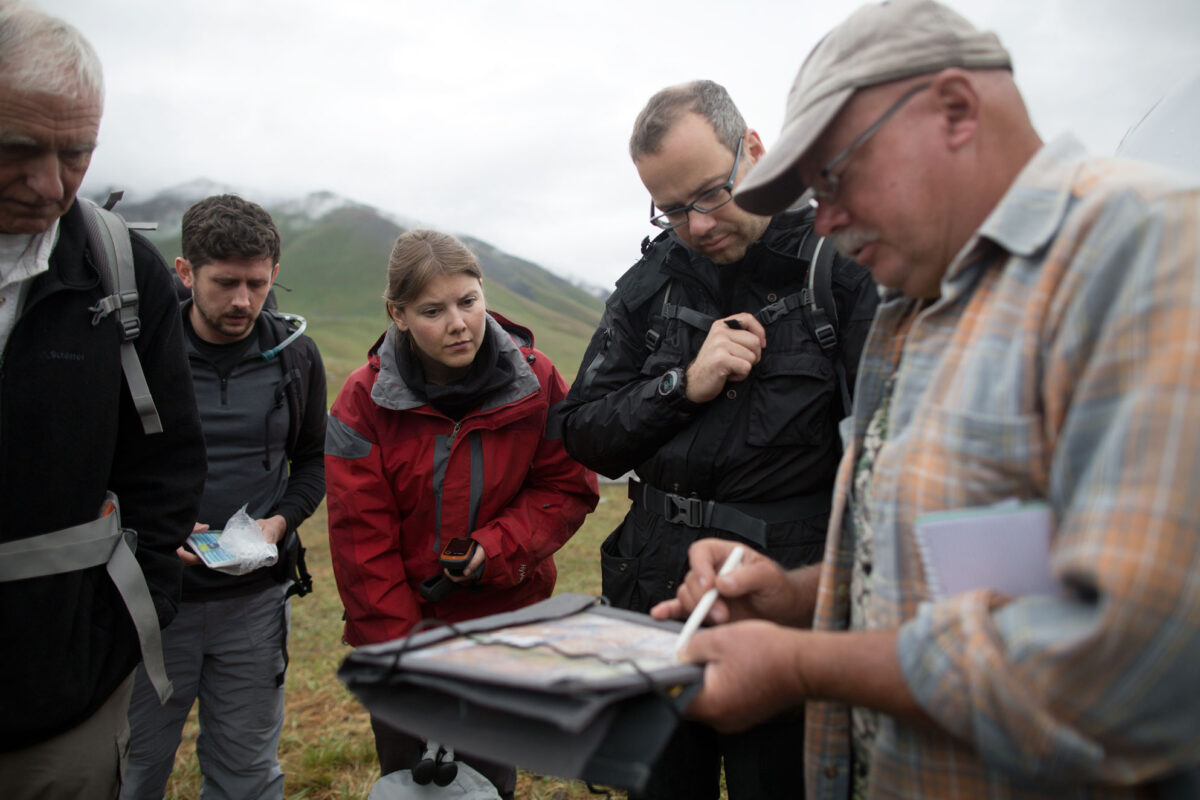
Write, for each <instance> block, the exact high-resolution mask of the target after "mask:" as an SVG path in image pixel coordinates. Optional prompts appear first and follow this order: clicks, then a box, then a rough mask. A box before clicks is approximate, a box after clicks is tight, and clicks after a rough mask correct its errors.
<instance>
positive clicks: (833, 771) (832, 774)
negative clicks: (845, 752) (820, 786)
mask: <svg viewBox="0 0 1200 800" xmlns="http://www.w3.org/2000/svg"><path fill="white" fill-rule="evenodd" d="M837 774H838V768H837V764H826V765H825V777H826V778H829V779H831V780H832V779H833V778H836V777H837Z"/></svg>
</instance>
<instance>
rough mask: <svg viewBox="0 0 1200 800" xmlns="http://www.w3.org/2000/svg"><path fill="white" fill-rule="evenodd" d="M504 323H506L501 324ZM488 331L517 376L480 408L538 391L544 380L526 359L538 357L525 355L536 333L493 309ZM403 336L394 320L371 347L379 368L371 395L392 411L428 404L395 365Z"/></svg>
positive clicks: (488, 317)
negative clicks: (535, 373)
mask: <svg viewBox="0 0 1200 800" xmlns="http://www.w3.org/2000/svg"><path fill="white" fill-rule="evenodd" d="M502 323H503V324H502ZM487 335H488V336H492V337H493V338H494V339H495V342H496V349H497V350H499V352H500V358H502V359H505V360H507V361H508V362H509V363H510V364H511V365H512V367H513V372H514V374H515V375H516V380H514V381H512V383H510V384H508V385H507V386H505V387H504V389H502V390H501V391H498V392H495V393H494V394H492V396H490V397H488V398H487V400H485V401H484V403H483V405H482V406H480V410H483V411H486V410H488V409H492V408H497V407H499V406H504V405H508V404H509V403H514V402H516V401H517V400H521V399H523V398H525V397H528V396H529V395H531V394H534V393H536V392H538V391H539V390H540V388H541V384H539V383H538V379H537V376H536V375H534V374H533V370H532V369H530V367H529V364H528V363H527V361H526V359H533V358H535V356H534V354H533V353H530V354H528V355H526V354H525V353H524V352H522V348H524V349H532V348H533V334H532V333H530V332H529V329H528V328H524V327H522V326H520V325H516V324H514V323H511V322H509V321H508V320H507V319H505V318H504V317H502V316H500V315H498V314H495V313H493V312H491V311H489V312H488V316H487ZM403 346H404V344H403V337H402V336H401V334H400V330H399V328H397V327H396V325H395V323H392V325H390V326H389V327H388V329H387V331H385V332H384V334H383V336H381V337H380V338H379V340H378V341H377V342H376V343H375V346H374V347H372V348H371V353H370V357H369V361H370V364H371V366H372V367H373V368H375V369H376V370H378V371H379V374H378V375H377V376H376V378H375V385H374V386H372V387H371V399H372V400H373V401H374V402H375V404H376V405H378V406H380V407H381V408H386V409H390V410H392V411H406V410H409V409H413V408H420V407H421V406H424V405H427V402H426V400H425V399H424V398H423V397H418V396H417V395H416V394H415V393H414V392H413V391H412V390H411V389H410V388H409V386H408V384H407V383H406V382H405V381H404V378H403V377H402V376H401V375H400V370H399V368H398V367H397V366H396V358H397V357H398V356H397V352H398V349H399V348H400V347H403Z"/></svg>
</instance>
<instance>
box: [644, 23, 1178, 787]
mask: <svg viewBox="0 0 1200 800" xmlns="http://www.w3.org/2000/svg"><path fill="white" fill-rule="evenodd" d="M806 190H808V191H809V192H811V195H812V196H813V197H815V199H816V202H817V220H816V230H817V232H818V233H820V234H822V235H825V236H832V237H834V238H835V241H836V242H837V244H838V247H839V249H841V250H842V251H843V252H844V253H845V254H846V255H848V256H850V257H852V258H854V259H855V260H856V261H858V262H859V263H862V264H864V265H866V266H867V267H869V268H870V270H871V272H872V274H873V276H874V277H875V279H876V281H877V282H878V283H879V284H881V285H882V286H883V287H885V289H886V294H885V296H884V298H883V302H882V303H881V305H880V306H879V311H878V314H877V316H876V319H875V324H874V327H873V328H872V332H871V335H870V337H869V338H868V342H867V346H866V349H865V350H864V355H863V362H862V365H861V367H860V370H859V379H858V386H857V391H856V393H855V403H854V414H853V416H852V418H851V419H850V420H847V422H846V423H845V424H844V426H843V437H844V439H845V444H846V448H845V456H844V457H843V460H842V463H841V468H840V470H839V475H838V482H837V486H836V488H835V496H834V504H833V513H832V515H831V519H830V529H829V538H828V544H827V548H826V553H825V561H824V564H823V565H822V566H820V567H819V568H817V567H815V568H811V569H805V570H797V571H792V572H789V573H785V572H784V571H783V570H782V569H780V568H779V567H778V566H776V565H774V564H773V563H772V562H771V561H769V560H768V559H766V558H764V557H762V556H755V554H748V557H747V559H746V561H745V562H743V565H742V566H741V567H740V568H739V569H737V570H735V571H734V572H732V573H731V574H730V575H728V576H725V577H722V578H721V579H719V580H716V579H715V573H716V569H717V568H718V567H719V566H720V565H721V563H722V562H723V561H724V559H725V557H726V556H727V554H728V553H729V551H730V549H731V547H732V546H731V545H730V544H729V543H727V542H716V541H715V540H706V541H702V542H699V543H697V544H696V545H694V546H693V548H692V551H691V554H690V558H691V565H692V571H691V572H690V573H689V576H688V579H687V582H686V584H685V586H684V587H683V588H682V589H681V590H680V593H679V597H678V598H677V599H676V600H673V601H668V602H667V603H664V604H661V605H660V606H658V607H657V608H656V609H655V612H654V613H655V614H656V616H659V617H666V616H680V615H682V614H683V613H685V612H686V611H688V610H689V609H690V608H692V607H694V605H695V604H696V602H697V601H698V599H699V597H700V595H701V594H702V593H703V591H704V590H705V589H707V588H709V587H710V586H712V585H713V583H714V580H715V581H716V586H717V587H718V589H719V590H720V591H721V594H722V596H723V600H722V601H721V602H718V603H717V605H716V607H715V608H714V611H713V612H712V613H711V617H710V618H711V619H712V621H714V622H727V621H736V624H730V625H722V626H720V627H717V628H715V629H711V630H708V631H702V632H700V633H698V634H697V635H696V636H695V637H694V638H693V639H692V641H691V644H690V646H689V647H688V649H687V650H686V652H685V654H684V655H685V657H686V658H687V659H689V660H691V661H695V662H705V663H707V668H706V672H705V681H704V690H703V692H702V693H701V694H700V695H699V697H698V698H697V700H696V701H695V702H694V704H693V705H692V707H691V709H690V713H691V714H692V715H694V716H696V717H698V718H700V719H702V720H706V721H709V722H711V723H712V724H714V725H715V726H717V727H719V728H721V729H724V730H732V729H739V728H742V727H744V726H746V725H750V724H753V723H754V722H756V721H757V720H760V719H763V718H766V717H768V716H770V715H771V714H775V713H778V711H779V710H780V708H781V707H786V706H790V705H795V704H799V703H801V702H807V703H808V706H807V708H808V730H807V735H806V767H807V770H806V772H807V783H808V790H809V795H808V796H809V797H813V798H826V797H830V798H833V797H837V798H841V797H847V796H851V795H852V794H853V796H863V797H872V798H882V797H905V798H924V797H964V798H968V797H970V798H974V797H989V798H1000V797H1004V798H1008V797H1020V798H1042V797H1045V798H1050V797H1053V798H1060V797H1067V796H1071V797H1084V796H1086V797H1148V796H1159V797H1161V796H1177V797H1195V796H1200V780H1198V779H1197V778H1198V776H1200V771H1198V770H1197V765H1200V722H1198V720H1200V682H1198V681H1197V678H1196V677H1195V675H1196V672H1195V669H1196V668H1195V664H1197V663H1200V535H1198V534H1200V502H1198V501H1197V494H1198V490H1200V464H1198V463H1197V462H1198V461H1200V400H1198V399H1197V398H1198V397H1200V189H1198V188H1197V184H1196V182H1195V181H1194V180H1192V181H1188V180H1186V179H1184V178H1182V177H1180V176H1176V175H1172V174H1168V173H1165V172H1162V171H1158V170H1155V169H1153V168H1150V167H1147V166H1145V165H1139V164H1135V163H1131V162H1122V161H1117V160H1112V159H1100V158H1091V157H1088V156H1087V155H1086V154H1085V153H1084V152H1083V149H1082V147H1081V146H1080V145H1079V143H1078V142H1077V141H1076V140H1075V139H1074V138H1072V137H1070V136H1063V137H1061V138H1059V139H1056V140H1054V141H1051V142H1048V143H1043V142H1042V140H1041V139H1040V138H1039V136H1038V134H1037V132H1036V131H1035V130H1034V129H1033V126H1032V124H1031V122H1030V120H1029V115H1028V112H1027V111H1026V109H1025V106H1024V102H1023V101H1022V98H1021V95H1020V92H1019V91H1018V89H1017V87H1016V84H1015V83H1014V81H1013V77H1012V65H1011V61H1010V58H1009V54H1008V53H1007V51H1006V50H1005V49H1004V47H1003V46H1002V45H1001V44H1000V42H999V40H998V39H997V38H996V37H995V36H994V35H993V34H990V33H985V32H981V31H978V30H976V29H975V28H974V27H973V26H972V25H971V24H970V23H968V22H967V21H966V20H965V19H963V18H962V17H960V16H959V15H958V14H956V13H955V12H953V11H951V10H949V9H947V8H946V7H944V6H941V5H939V4H937V3H935V2H932V1H931V0H893V2H890V3H885V4H882V5H868V6H865V7H864V8H862V9H860V10H858V11H857V12H855V13H854V14H853V15H852V16H851V17H850V18H849V19H848V20H847V21H846V22H844V23H843V24H842V25H841V26H839V27H838V28H836V29H834V30H833V31H832V32H831V33H830V34H829V35H827V36H826V37H825V39H823V40H822V41H821V42H820V43H819V44H818V45H817V47H816V48H815V49H814V50H813V52H812V53H811V54H810V55H809V57H808V59H807V60H806V61H805V63H804V65H803V66H802V67H801V69H800V72H799V74H798V76H797V78H796V82H795V85H794V86H793V88H792V91H791V94H790V96H789V99H788V113H787V122H786V123H785V125H784V129H783V132H782V134H781V138H780V142H779V144H778V145H777V146H776V147H775V148H774V149H773V150H772V151H771V152H769V153H768V154H767V155H766V156H765V157H764V158H763V159H762V160H761V161H760V162H759V163H758V164H757V165H756V166H755V167H754V169H753V170H752V171H751V172H750V174H749V175H748V176H747V177H746V179H745V181H744V182H743V184H742V186H741V188H740V189H739V190H738V191H737V193H736V195H735V199H736V201H737V202H738V203H739V204H740V205H742V206H743V207H744V208H746V209H747V210H749V211H751V212H752V213H756V214H769V213H773V212H775V211H777V210H779V209H781V208H784V207H786V206H788V205H790V204H791V203H793V202H794V201H795V200H796V199H797V198H798V197H800V196H801V194H802V193H804V192H805V191H806ZM1011 498H1015V499H1017V500H1018V501H1037V502H1043V503H1045V504H1046V506H1047V507H1048V509H1049V518H1050V523H1049V524H1050V531H1051V537H1052V538H1051V544H1050V549H1049V552H1048V554H1047V555H1046V558H1047V559H1048V570H1047V571H1048V573H1049V575H1050V576H1051V577H1050V579H1051V580H1052V582H1053V585H1054V586H1055V590H1054V591H1051V592H1049V593H1044V594H1036V595H1035V594H1030V595H1025V596H1013V595H1010V594H1006V593H1003V592H1001V591H998V590H996V589H995V588H992V587H990V586H989V585H987V583H986V581H985V582H984V583H983V584H982V585H979V586H978V587H976V588H973V589H971V590H969V591H963V592H960V593H958V594H956V595H954V596H950V597H945V598H939V597H938V596H937V595H936V594H935V593H934V591H933V587H932V586H931V579H930V575H929V573H928V571H927V567H926V565H925V563H924V562H923V561H922V556H921V552H920V549H919V548H918V546H917V541H916V538H915V536H914V523H915V520H916V519H917V517H918V516H920V515H922V514H925V513H928V512H933V511H944V510H957V509H967V508H977V507H983V506H988V505H990V504H993V503H996V502H998V501H1003V500H1008V499H1011ZM1015 547H1016V546H1015V545H1010V544H1009V542H1006V541H1000V542H999V543H998V546H997V547H995V548H993V549H994V551H995V552H994V553H993V554H989V555H984V554H982V553H979V554H975V555H974V558H976V559H991V560H992V563H997V564H998V563H1000V562H1002V561H1004V560H1006V559H1007V558H1009V557H1012V556H1014V555H1019V554H1017V553H1015V552H1013V548H1015ZM754 618H756V619H754ZM768 620H769V621H768ZM810 625H811V627H812V628H813V629H812V630H803V629H804V628H807V627H809V626H810Z"/></svg>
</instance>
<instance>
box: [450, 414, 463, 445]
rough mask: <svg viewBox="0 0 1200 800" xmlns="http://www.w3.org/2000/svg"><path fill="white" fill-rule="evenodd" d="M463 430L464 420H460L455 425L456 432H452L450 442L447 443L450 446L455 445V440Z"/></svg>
mask: <svg viewBox="0 0 1200 800" xmlns="http://www.w3.org/2000/svg"><path fill="white" fill-rule="evenodd" d="M461 428H462V420H459V421H457V422H455V423H454V430H452V431H450V440H449V441H448V442H447V444H450V445H453V444H454V440H455V439H457V438H458V431H459V429H461Z"/></svg>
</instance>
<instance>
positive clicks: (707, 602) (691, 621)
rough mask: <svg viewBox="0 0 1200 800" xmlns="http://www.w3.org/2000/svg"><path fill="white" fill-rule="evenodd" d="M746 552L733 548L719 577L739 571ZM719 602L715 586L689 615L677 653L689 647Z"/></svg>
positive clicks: (676, 643)
mask: <svg viewBox="0 0 1200 800" xmlns="http://www.w3.org/2000/svg"><path fill="white" fill-rule="evenodd" d="M744 552H746V551H745V548H743V547H742V546H741V545H740V544H739V545H738V546H737V547H735V548H733V551H732V552H731V553H730V554H729V557H728V558H726V559H725V563H724V564H722V565H721V571H720V572H718V573H717V577H718V578H719V577H721V576H722V575H728V574H729V573H731V572H733V571H734V570H735V569H737V567H738V564H741V563H742V554H743V553H744ZM715 602H717V587H716V586H715V585H714V586H713V587H712V588H711V589H709V590H708V591H707V592H705V593H704V596H703V597H701V598H700V602H699V603H697V604H696V607H695V608H693V609H692V613H691V614H689V615H688V618H687V622H685V623H683V630H681V631H680V632H679V638H678V639H677V640H675V652H676V653H678V652H679V651H680V650H682V649H683V648H685V647H687V643H688V641H689V640H691V638H692V634H693V633H695V632H696V631H697V630H698V629H699V628H700V623H701V622H704V618H705V617H707V616H708V612H709V611H711V610H712V607H713V603H715Z"/></svg>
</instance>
